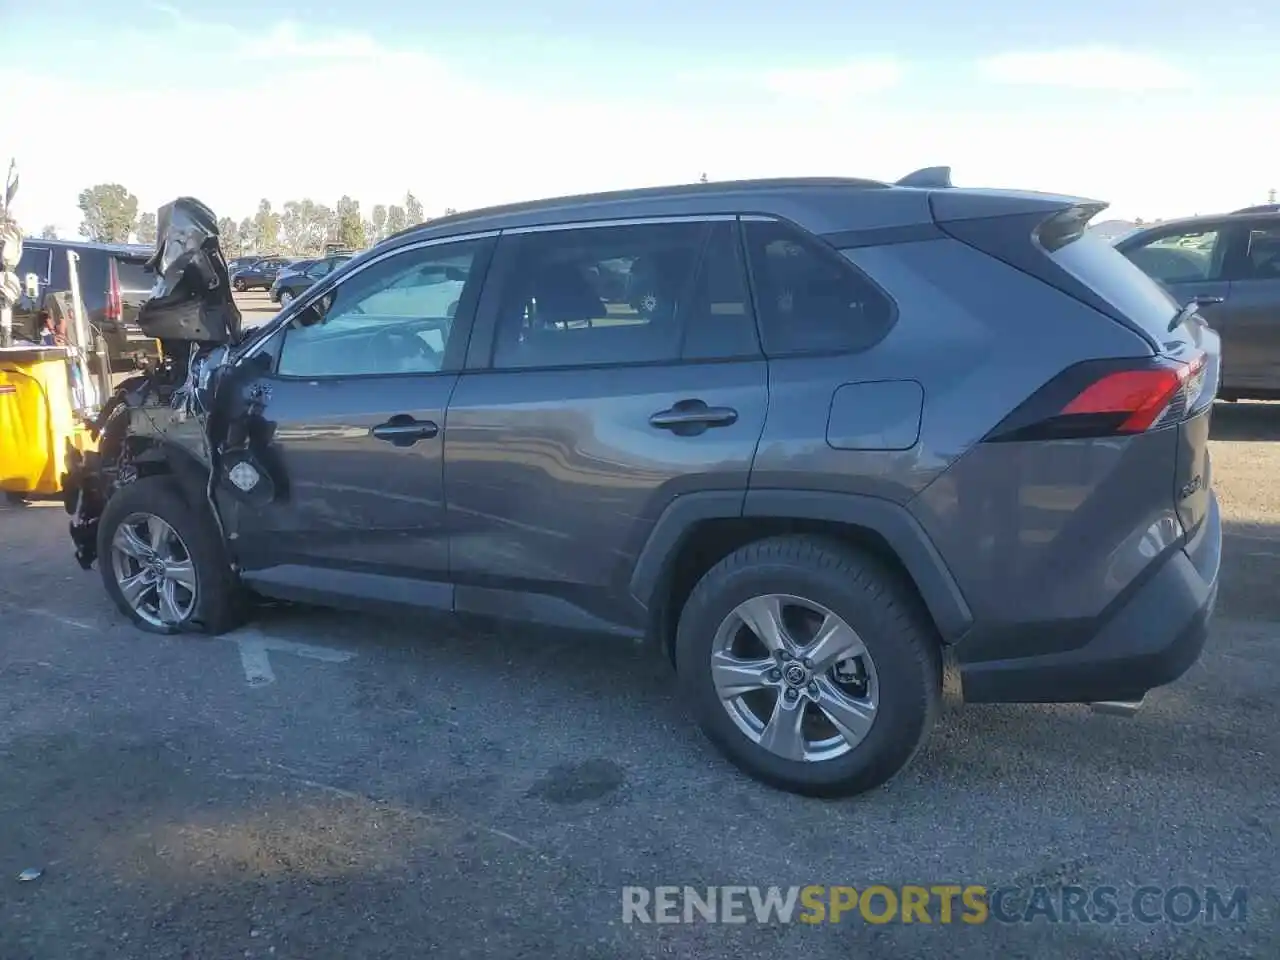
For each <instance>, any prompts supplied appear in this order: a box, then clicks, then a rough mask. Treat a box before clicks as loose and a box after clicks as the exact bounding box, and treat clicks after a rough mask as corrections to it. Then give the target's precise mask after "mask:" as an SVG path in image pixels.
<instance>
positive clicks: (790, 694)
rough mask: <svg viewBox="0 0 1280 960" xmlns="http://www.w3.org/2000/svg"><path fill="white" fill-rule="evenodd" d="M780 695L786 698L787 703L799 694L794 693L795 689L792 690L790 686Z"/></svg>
mask: <svg viewBox="0 0 1280 960" xmlns="http://www.w3.org/2000/svg"><path fill="white" fill-rule="evenodd" d="M782 695H783V696H784V697H786V698H787V702H788V703H790V702H792V701H793V700H795V698H796V697H798V696H799V694H798V693H796V692H795V690H793V689H792V688H791V687H787V689H786V690H784V691H783V693H782Z"/></svg>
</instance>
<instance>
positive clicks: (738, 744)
mask: <svg viewBox="0 0 1280 960" xmlns="http://www.w3.org/2000/svg"><path fill="white" fill-rule="evenodd" d="M676 666H677V669H678V671H679V674H680V682H681V685H682V687H683V690H684V693H685V696H686V699H687V700H688V702H689V703H690V704H691V705H692V707H693V710H694V711H695V713H696V717H697V720H698V723H699V725H700V726H701V727H702V729H703V731H704V732H705V733H706V735H707V736H708V737H709V738H710V739H711V741H712V742H713V743H715V744H716V745H717V746H718V747H719V748H720V750H721V751H723V752H724V754H725V755H726V756H727V757H728V758H729V759H730V760H731V761H732V762H733V763H734V764H736V765H737V766H738V767H739V768H741V769H743V770H744V771H746V772H747V773H749V774H750V775H751V776H753V777H755V778H757V779H759V780H762V781H764V782H766V783H769V784H771V785H773V786H776V787H780V788H782V789H784V790H790V791H792V792H795V793H801V794H807V795H811V796H842V795H849V794H855V793H861V792H864V791H866V790H870V789H872V788H874V787H876V786H879V785H880V784H882V783H884V782H885V781H887V780H889V779H890V778H891V777H893V776H894V775H895V774H896V773H898V771H900V770H901V769H902V768H903V767H905V766H906V765H907V764H908V763H909V762H910V760H911V758H912V757H913V756H914V755H915V753H916V751H917V750H918V749H919V747H920V745H921V744H922V743H923V742H924V740H925V738H926V736H927V735H928V732H929V730H930V728H931V727H932V725H933V722H934V719H935V717H936V716H937V713H938V710H939V708H940V705H941V700H942V690H941V659H940V653H939V645H938V640H937V637H936V634H935V632H934V631H933V629H932V627H931V625H930V624H929V623H928V621H927V619H926V618H925V616H924V615H923V613H922V611H921V610H920V608H919V604H918V602H917V601H916V600H915V598H914V596H913V595H912V594H911V593H910V591H909V590H908V589H907V588H906V586H905V585H904V584H903V583H902V582H901V581H900V579H899V578H898V577H897V576H896V575H895V574H894V573H893V572H892V571H890V570H889V569H887V568H886V567H885V566H884V565H883V564H881V563H879V562H878V561H877V560H876V559H875V558H874V557H872V556H870V555H867V554H863V553H860V552H858V551H855V550H851V549H849V548H847V547H845V546H843V545H842V544H840V543H838V542H834V541H827V540H824V539H819V538H811V537H798V536H796V537H778V538H773V539H768V540H762V541H758V542H756V543H753V544H749V545H747V546H745V547H742V548H741V549H739V550H737V551H735V552H734V553H732V554H730V555H729V556H728V557H726V558H725V559H724V560H722V561H721V562H720V563H718V564H717V565H716V566H715V567H713V568H712V569H711V570H710V571H709V572H708V573H707V574H706V575H705V576H704V577H703V578H702V580H701V581H699V583H698V584H697V586H696V587H695V588H694V590H693V593H692V594H691V596H690V597H689V601H688V603H687V604H686V605H685V607H684V610H683V611H682V612H681V615H680V623H679V628H678V631H677V635H676Z"/></svg>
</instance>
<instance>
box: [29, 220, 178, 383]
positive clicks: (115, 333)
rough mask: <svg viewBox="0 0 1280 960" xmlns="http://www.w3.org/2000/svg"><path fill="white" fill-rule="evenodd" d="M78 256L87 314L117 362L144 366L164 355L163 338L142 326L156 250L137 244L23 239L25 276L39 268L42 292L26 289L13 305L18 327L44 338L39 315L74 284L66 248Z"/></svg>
mask: <svg viewBox="0 0 1280 960" xmlns="http://www.w3.org/2000/svg"><path fill="white" fill-rule="evenodd" d="M68 250H73V251H75V253H76V254H77V255H78V256H79V258H80V259H79V262H78V263H77V265H76V272H77V273H78V275H79V277H80V296H81V298H82V300H83V302H84V309H85V319H86V320H87V321H88V322H89V324H90V325H91V327H92V328H96V329H97V330H99V331H101V333H102V336H103V339H105V340H106V343H107V352H108V355H109V357H110V358H111V365H112V366H113V367H114V368H128V367H137V366H142V365H144V364H146V363H148V362H150V361H154V360H155V359H157V358H158V357H159V355H160V347H159V344H158V343H156V341H155V340H154V339H152V338H151V337H149V336H147V335H145V334H144V333H143V332H142V330H141V329H140V328H139V327H138V324H137V317H138V307H139V306H140V305H141V304H142V302H143V301H144V300H146V299H147V298H148V297H149V296H151V288H152V286H153V285H154V283H155V276H154V275H152V274H151V273H150V272H148V270H147V269H146V263H147V261H148V260H149V259H150V257H151V255H152V254H153V253H154V252H155V251H154V250H153V248H151V247H150V246H142V245H137V244H104V243H90V242H89V241H84V240H35V239H29V240H24V241H23V247H22V259H21V261H20V262H19V264H18V267H17V274H18V277H19V278H20V279H21V280H22V281H23V282H24V284H25V281H26V277H27V276H28V274H34V275H35V277H36V283H37V285H38V293H37V295H36V296H35V297H34V298H30V297H28V296H27V295H26V291H25V290H24V291H23V295H22V298H21V299H20V300H19V302H18V303H17V304H15V305H14V308H13V312H14V328H15V329H16V330H18V331H20V332H21V334H22V335H23V336H26V337H30V338H31V339H39V334H38V331H37V330H36V317H37V314H38V313H39V311H40V310H42V309H45V307H46V306H47V302H48V300H49V298H50V297H52V296H53V295H54V294H57V293H64V292H69V291H70V290H71V274H70V268H69V266H68V263H67V251H68Z"/></svg>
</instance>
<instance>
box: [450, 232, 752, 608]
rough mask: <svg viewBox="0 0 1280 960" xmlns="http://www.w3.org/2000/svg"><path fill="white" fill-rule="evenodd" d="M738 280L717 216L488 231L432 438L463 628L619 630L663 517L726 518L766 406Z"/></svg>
mask: <svg viewBox="0 0 1280 960" xmlns="http://www.w3.org/2000/svg"><path fill="white" fill-rule="evenodd" d="M743 272H744V270H743V260H742V255H741V250H740V245H739V240H738V234H737V223H736V221H735V220H734V219H733V218H732V217H727V218H721V219H717V220H689V221H685V220H681V221H676V222H662V223H643V222H641V223H630V224H626V225H593V226H582V227H577V228H573V229H563V228H562V229H553V230H534V231H529V232H521V231H511V232H506V233H504V234H503V236H502V239H501V240H500V242H499V245H498V250H497V252H496V254H495V259H494V265H493V269H492V270H491V271H490V275H491V278H492V279H491V280H490V281H489V282H487V283H486V289H485V294H484V300H483V303H482V304H481V308H480V315H479V318H478V320H477V325H476V333H475V335H474V336H473V338H472V341H473V342H472V350H471V352H470V355H469V359H468V369H467V370H466V371H465V372H464V373H463V375H462V377H461V379H460V380H459V382H458V388H457V390H456V392H455V393H454V397H453V400H452V402H451V403H450V404H449V418H448V423H447V427H446V439H445V494H446V497H447V499H448V503H449V518H450V524H451V527H452V530H453V536H452V539H451V549H452V564H451V571H452V576H453V579H454V581H455V582H456V584H457V595H456V602H457V609H458V610H459V611H463V612H467V611H473V612H482V613H495V614H501V613H502V612H503V611H507V612H515V613H517V614H518V615H519V616H520V618H521V619H523V620H525V621H541V622H543V623H547V624H558V625H563V626H575V625H578V626H582V627H584V628H588V629H599V628H601V627H607V628H618V627H621V628H622V629H627V628H628V627H630V626H634V623H630V624H629V623H627V622H626V621H627V619H628V617H629V616H630V617H633V618H634V617H637V611H636V609H635V606H634V603H633V602H632V601H630V600H629V598H628V581H629V577H630V575H631V573H632V570H633V569H634V566H635V561H636V558H637V555H638V554H639V552H640V550H641V549H642V548H643V546H644V543H645V540H646V538H647V536H648V534H649V532H650V531H651V530H652V528H653V526H654V523H655V521H656V520H657V518H658V517H659V515H660V514H661V513H662V511H663V510H664V509H665V508H666V507H668V506H669V505H670V504H671V503H672V502H673V501H674V500H675V499H677V498H678V497H680V496H681V495H682V494H687V493H690V492H693V491H700V492H703V491H715V492H719V493H721V494H723V496H724V498H725V500H726V501H729V502H730V503H732V502H733V501H734V500H735V498H736V500H737V506H738V509H740V507H741V500H742V498H743V497H744V496H745V492H746V488H747V480H748V477H749V474H750V469H751V461H752V457H753V455H754V452H755V448H756V443H757V441H758V440H759V438H760V432H761V429H762V427H763V424H764V415H765V409H766V406H767V402H766V400H767V371H766V365H765V361H764V359H763V358H762V357H761V354H760V348H759V344H758V341H757V336H756V329H755V322H754V318H753V313H752V309H751V303H750V297H749V295H748V293H747V287H746V282H745V280H744V276H743ZM713 495H714V494H713Z"/></svg>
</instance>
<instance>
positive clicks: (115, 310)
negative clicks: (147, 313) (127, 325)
mask: <svg viewBox="0 0 1280 960" xmlns="http://www.w3.org/2000/svg"><path fill="white" fill-rule="evenodd" d="M102 316H103V319H104V320H107V321H109V322H111V323H119V322H120V320H121V318H122V317H123V316H124V308H123V306H122V305H121V303H120V271H119V269H118V268H117V267H116V262H115V261H114V260H108V261H107V307H106V309H105V310H104V311H103V314H102Z"/></svg>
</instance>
